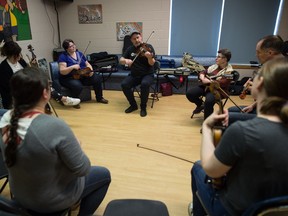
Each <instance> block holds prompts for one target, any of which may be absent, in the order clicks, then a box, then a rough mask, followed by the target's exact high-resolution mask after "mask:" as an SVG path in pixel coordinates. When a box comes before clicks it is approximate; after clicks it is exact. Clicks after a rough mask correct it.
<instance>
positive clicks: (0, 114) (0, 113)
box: [0, 109, 7, 119]
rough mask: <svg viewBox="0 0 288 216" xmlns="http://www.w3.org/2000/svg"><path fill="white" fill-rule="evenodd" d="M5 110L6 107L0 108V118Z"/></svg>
mask: <svg viewBox="0 0 288 216" xmlns="http://www.w3.org/2000/svg"><path fill="white" fill-rule="evenodd" d="M6 112H7V110H6V109H0V119H1V117H2V116H3V115H4V114H5V113H6Z"/></svg>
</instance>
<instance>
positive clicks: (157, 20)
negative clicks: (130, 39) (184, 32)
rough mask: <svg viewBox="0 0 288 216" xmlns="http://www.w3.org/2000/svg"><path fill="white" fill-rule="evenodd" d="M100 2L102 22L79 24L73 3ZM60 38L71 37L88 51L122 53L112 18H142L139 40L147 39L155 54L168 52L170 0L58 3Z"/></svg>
mask: <svg viewBox="0 0 288 216" xmlns="http://www.w3.org/2000/svg"><path fill="white" fill-rule="evenodd" d="M89 4H102V14H103V23H102V24H79V22H78V15H77V5H89ZM58 8H59V11H61V13H60V26H61V30H60V31H61V40H62V41H63V39H65V38H71V39H73V40H74V42H75V43H76V44H77V47H78V48H79V49H80V50H82V51H83V50H85V48H86V46H87V44H88V42H89V41H91V44H90V46H89V48H88V50H87V52H86V53H87V54H88V53H92V52H101V51H107V52H108V53H111V54H119V53H122V47H123V41H117V38H116V22H143V40H144V41H146V40H147V38H148V37H149V35H150V34H151V32H152V31H153V30H154V31H155V33H154V34H153V36H152V37H151V38H150V39H149V43H151V44H153V46H154V48H155V50H156V53H157V54H167V53H168V34H169V14H170V12H169V11H170V0H145V1H143V0H121V1H119V0H106V1H100V0H74V2H73V3H62V2H59V3H58Z"/></svg>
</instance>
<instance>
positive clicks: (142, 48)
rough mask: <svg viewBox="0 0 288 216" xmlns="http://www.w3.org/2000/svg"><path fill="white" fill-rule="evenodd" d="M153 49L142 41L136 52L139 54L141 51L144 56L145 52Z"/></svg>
mask: <svg viewBox="0 0 288 216" xmlns="http://www.w3.org/2000/svg"><path fill="white" fill-rule="evenodd" d="M151 51H152V49H151V47H149V46H148V44H147V43H142V44H140V45H139V46H138V47H137V51H136V53H137V54H138V53H139V55H140V56H144V54H145V52H151Z"/></svg>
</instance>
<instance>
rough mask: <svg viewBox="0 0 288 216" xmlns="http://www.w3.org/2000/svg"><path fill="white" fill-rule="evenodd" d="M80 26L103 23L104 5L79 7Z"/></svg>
mask: <svg viewBox="0 0 288 216" xmlns="http://www.w3.org/2000/svg"><path fill="white" fill-rule="evenodd" d="M78 20H79V24H90V23H92V24H95V23H97V24H98V23H102V22H103V18H102V5H101V4H98V5H78Z"/></svg>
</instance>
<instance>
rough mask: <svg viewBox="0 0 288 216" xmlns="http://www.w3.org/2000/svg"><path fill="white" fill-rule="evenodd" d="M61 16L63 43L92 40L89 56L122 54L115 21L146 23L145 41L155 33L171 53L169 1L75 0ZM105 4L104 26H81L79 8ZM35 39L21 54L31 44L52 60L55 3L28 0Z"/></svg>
mask: <svg viewBox="0 0 288 216" xmlns="http://www.w3.org/2000/svg"><path fill="white" fill-rule="evenodd" d="M56 3H57V9H58V11H59V17H60V31H61V40H63V39H64V38H72V39H74V41H75V42H76V43H77V45H78V48H79V49H80V50H84V49H85V48H86V46H87V44H88V41H91V45H90V47H89V48H88V50H87V53H91V52H100V51H108V52H109V53H121V50H122V46H123V42H122V41H117V39H116V22H129V21H131V22H132V21H134V22H135V21H136V22H137V21H138V22H143V36H144V41H145V40H146V39H147V38H148V36H149V35H150V33H151V32H152V30H155V34H154V35H153V36H152V37H151V39H150V40H149V42H151V44H153V46H154V47H155V49H156V52H157V54H159V55H165V54H168V44H169V19H170V0H146V1H142V0H121V1H119V0H105V1H100V0H74V2H73V3H69V2H60V1H57V2H56ZM85 4H102V10H103V23H102V24H79V23H78V15H77V5H85ZM27 5H28V10H29V18H30V25H31V31H32V40H27V41H19V44H20V46H21V47H22V54H23V55H24V56H26V54H28V55H30V56H31V54H30V53H29V51H28V50H27V46H28V45H29V44H31V45H32V46H33V47H34V49H35V50H34V52H35V54H36V56H37V57H38V59H39V58H46V59H47V61H52V50H53V49H54V48H57V47H58V46H59V44H58V33H57V19H56V15H57V14H56V12H55V9H54V5H53V1H52V0H27ZM282 17H283V18H282V21H281V23H280V26H279V34H280V35H281V36H282V37H283V39H285V40H287V39H288V0H285V2H284V10H283V13H282Z"/></svg>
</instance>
